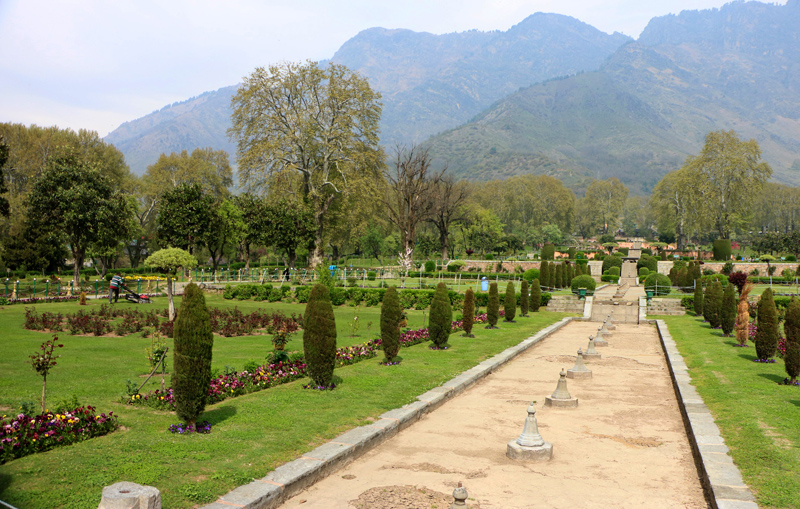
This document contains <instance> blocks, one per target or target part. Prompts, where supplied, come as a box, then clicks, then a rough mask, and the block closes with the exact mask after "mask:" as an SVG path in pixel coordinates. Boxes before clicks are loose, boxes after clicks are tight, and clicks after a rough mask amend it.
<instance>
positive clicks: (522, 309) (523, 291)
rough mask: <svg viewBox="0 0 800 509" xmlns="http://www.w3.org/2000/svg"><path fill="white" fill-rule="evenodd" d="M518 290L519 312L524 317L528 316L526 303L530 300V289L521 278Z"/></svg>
mask: <svg viewBox="0 0 800 509" xmlns="http://www.w3.org/2000/svg"><path fill="white" fill-rule="evenodd" d="M519 291H520V294H519V314H520V315H521V316H523V317H525V316H528V307H529V306H528V304H529V302H530V290H529V289H528V282H527V281H526V280H524V279H523V280H522V282H521V283H520V284H519Z"/></svg>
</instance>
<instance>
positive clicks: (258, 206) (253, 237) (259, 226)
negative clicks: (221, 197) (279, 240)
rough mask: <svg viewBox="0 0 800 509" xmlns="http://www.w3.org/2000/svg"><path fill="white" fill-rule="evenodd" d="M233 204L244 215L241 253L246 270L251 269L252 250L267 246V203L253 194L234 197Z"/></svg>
mask: <svg viewBox="0 0 800 509" xmlns="http://www.w3.org/2000/svg"><path fill="white" fill-rule="evenodd" d="M233 202H234V203H235V204H236V207H237V208H238V209H239V210H240V211H241V213H242V223H243V225H244V232H243V235H242V237H241V239H240V251H241V253H242V256H243V258H244V267H245V269H249V268H250V250H251V248H252V247H253V246H263V245H265V244H267V230H268V228H269V227H270V223H269V221H268V220H267V214H266V205H267V204H266V201H265V200H264V199H263V198H260V197H258V196H255V195H254V194H251V193H241V194H239V195H236V196H234V197H233Z"/></svg>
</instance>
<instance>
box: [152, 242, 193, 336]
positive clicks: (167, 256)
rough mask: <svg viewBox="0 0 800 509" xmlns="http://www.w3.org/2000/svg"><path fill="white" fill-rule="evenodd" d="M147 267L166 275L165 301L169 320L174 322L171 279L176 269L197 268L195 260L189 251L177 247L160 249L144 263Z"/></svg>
mask: <svg viewBox="0 0 800 509" xmlns="http://www.w3.org/2000/svg"><path fill="white" fill-rule="evenodd" d="M144 264H145V265H147V266H149V267H156V268H159V269H162V270H164V271H165V272H166V273H167V300H168V301H169V320H170V321H173V320H175V304H174V303H173V300H172V279H173V278H174V277H175V274H176V273H177V272H178V269H180V268H185V269H191V268H194V267H196V266H197V259H196V258H195V257H194V256H192V255H191V254H190V253H189V251H184V250H183V249H179V248H177V247H170V248H167V249H160V250H158V251H156V252H155V253H153V254H151V255H150V256H148V257H147V259H146V260H145V261H144Z"/></svg>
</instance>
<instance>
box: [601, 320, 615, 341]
mask: <svg viewBox="0 0 800 509" xmlns="http://www.w3.org/2000/svg"><path fill="white" fill-rule="evenodd" d="M600 331H601V332H602V333H603V335H604V336H606V337H608V338H610V337H611V336H613V334H611V331H610V330H609V329H608V318H606V319H605V320H603V327H602V328H601V329H600Z"/></svg>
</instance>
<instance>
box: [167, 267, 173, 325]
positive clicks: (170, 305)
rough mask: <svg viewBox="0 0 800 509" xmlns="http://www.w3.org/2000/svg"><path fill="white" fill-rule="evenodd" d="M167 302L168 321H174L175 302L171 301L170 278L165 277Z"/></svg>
mask: <svg viewBox="0 0 800 509" xmlns="http://www.w3.org/2000/svg"><path fill="white" fill-rule="evenodd" d="M167 300H168V301H169V321H170V322H174V321H175V302H174V301H173V300H172V276H171V275H167Z"/></svg>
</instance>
